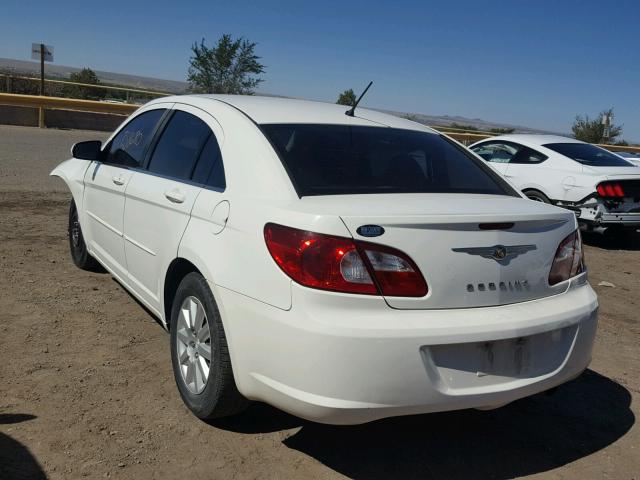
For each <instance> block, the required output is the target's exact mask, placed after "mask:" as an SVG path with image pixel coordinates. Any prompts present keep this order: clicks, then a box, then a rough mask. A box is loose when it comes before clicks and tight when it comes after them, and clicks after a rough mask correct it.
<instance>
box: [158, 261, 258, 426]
mask: <svg viewBox="0 0 640 480" xmlns="http://www.w3.org/2000/svg"><path fill="white" fill-rule="evenodd" d="M194 299H195V300H194ZM194 305H195V308H196V310H197V308H198V305H199V307H202V308H203V309H204V319H203V321H201V322H200V326H198V325H197V323H198V322H195V321H194V320H191V318H200V314H199V313H197V314H196V315H193V314H192V313H191V312H193V311H194V310H193V306H194ZM205 328H206V330H205ZM170 332H171V335H170V339H171V363H172V365H173V375H174V377H175V381H176V385H177V386H178V391H179V392H180V396H181V397H182V400H183V401H184V403H185V405H186V406H187V407H188V408H189V410H191V411H192V412H193V414H194V415H195V416H196V417H198V418H201V419H203V420H205V419H214V418H221V417H228V416H231V415H235V414H237V413H240V412H242V411H243V410H245V409H246V408H247V407H248V406H249V403H250V402H249V401H248V400H247V399H246V398H244V397H243V396H242V395H241V394H240V392H238V389H237V388H236V384H235V380H234V377H233V369H232V367H231V358H230V356H229V348H228V347H227V339H226V336H225V333H224V327H223V325H222V320H221V318H220V312H219V311H218V306H217V304H216V301H215V299H214V298H213V294H212V293H211V289H210V288H209V285H207V281H206V280H205V279H204V278H203V277H202V275H200V274H199V273H196V272H192V273H189V274H188V275H186V276H185V277H184V278H183V279H182V281H181V282H180V285H179V286H178V290H177V291H176V295H175V297H174V300H173V306H172V308H171V323H170ZM199 332H204V333H199ZM207 333H208V343H207V339H206V338H207ZM194 343H195V345H193V344H194ZM207 344H208V347H209V348H208V352H209V357H210V360H209V362H208V373H207V374H206V379H204V382H203V381H202V380H203V377H204V374H205V370H206V368H204V367H206V366H207V360H206V353H207ZM198 352H200V355H198ZM190 369H191V370H190ZM190 371H191V374H190V373H189V372H190ZM198 375H199V380H200V382H198Z"/></svg>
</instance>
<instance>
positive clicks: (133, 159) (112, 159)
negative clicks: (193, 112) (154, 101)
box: [104, 109, 166, 167]
mask: <svg viewBox="0 0 640 480" xmlns="http://www.w3.org/2000/svg"><path fill="white" fill-rule="evenodd" d="M165 111H166V110H165V109H158V110H150V111H148V112H144V113H141V114H140V115H138V116H137V117H135V118H134V119H133V120H131V121H130V122H129V123H128V124H127V125H125V126H124V128H123V129H122V130H120V131H119V132H118V133H117V134H116V136H115V137H113V140H112V141H111V143H110V145H109V148H108V151H107V154H106V157H105V160H104V161H105V163H112V164H115V165H122V166H125V167H139V166H140V165H141V164H142V160H143V158H144V154H145V151H146V149H147V147H148V146H149V143H150V142H151V138H152V137H153V134H154V132H155V130H156V127H157V125H158V122H160V119H161V118H162V116H163V115H164V113H165Z"/></svg>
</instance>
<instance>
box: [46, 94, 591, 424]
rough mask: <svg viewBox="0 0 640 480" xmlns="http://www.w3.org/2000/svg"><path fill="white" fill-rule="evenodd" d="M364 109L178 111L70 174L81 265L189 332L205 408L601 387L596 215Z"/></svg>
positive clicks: (364, 405) (402, 410) (476, 401)
mask: <svg viewBox="0 0 640 480" xmlns="http://www.w3.org/2000/svg"><path fill="white" fill-rule="evenodd" d="M345 108H346V107H343V106H340V105H333V104H324V103H317V102H307V101H299V100H287V99H276V98H261V97H242V96H225V95H203V96H177V97H169V98H163V99H160V100H155V101H152V102H150V103H148V104H147V105H145V106H144V107H142V108H140V109H139V110H138V111H137V112H135V113H134V114H133V115H132V116H131V117H130V118H129V119H128V120H126V121H125V122H124V124H123V125H122V126H121V127H120V128H118V129H117V130H116V132H115V133H114V134H113V135H112V136H111V138H109V140H108V141H107V142H106V143H105V144H104V145H101V144H100V142H83V143H79V144H76V145H75V146H74V147H73V151H72V153H73V158H72V159H70V160H67V161H65V162H63V163H62V164H61V165H60V166H58V167H57V168H56V169H55V170H54V171H53V172H52V175H56V176H59V177H61V178H62V179H63V180H64V181H65V182H66V183H67V185H68V186H69V189H70V190H71V193H72V195H73V200H72V202H71V206H70V212H69V233H70V235H69V243H70V249H71V256H72V259H73V261H74V262H75V263H76V265H78V266H79V267H81V268H88V269H90V268H94V267H96V266H97V265H98V264H101V265H102V266H103V267H104V268H106V269H107V270H108V271H109V272H111V274H112V275H113V276H114V277H115V278H116V279H117V280H118V281H119V282H120V283H121V284H122V285H123V286H124V287H125V288H126V289H127V290H129V291H130V292H131V293H132V294H133V295H134V296H135V297H136V298H137V299H138V300H139V301H140V302H142V303H143V304H144V305H145V306H146V307H148V309H149V310H150V311H151V312H153V314H154V315H156V316H157V317H158V318H159V319H160V321H161V322H162V323H163V324H164V325H165V326H166V328H167V329H168V330H169V331H170V346H171V357H172V362H173V372H174V376H175V380H176V383H177V387H178V390H179V392H180V394H181V396H182V398H183V400H184V402H185V403H186V405H187V406H188V407H189V408H190V409H191V410H192V411H193V412H194V413H195V415H197V416H198V417H201V418H214V417H221V416H225V415H231V414H234V413H237V412H240V411H241V410H242V409H243V408H244V407H245V406H246V405H247V402H248V400H261V401H264V402H267V403H270V404H272V405H274V406H276V407H279V408H281V409H283V410H286V411H288V412H291V413H293V414H295V415H298V416H300V417H304V418H307V419H311V420H315V421H318V422H324V423H336V424H353V423H362V422H367V421H371V420H375V419H378V418H383V417H389V416H395V415H406V414H415V413H425V412H435V411H443V410H453V409H462V408H470V407H477V408H494V407H498V406H501V405H504V404H506V403H508V402H511V401H513V400H516V399H518V398H522V397H525V396H528V395H532V394H535V393H537V392H541V391H543V390H547V389H550V388H552V387H555V386H557V385H559V384H561V383H563V382H566V381H568V380H570V379H572V378H574V377H576V376H577V375H579V374H580V372H582V371H583V370H584V369H585V368H586V367H587V365H588V364H589V361H590V358H591V349H592V345H593V340H594V336H595V333H596V325H597V308H598V302H597V298H596V295H595V293H594V291H593V290H592V289H591V287H590V286H589V284H588V282H587V273H586V268H585V265H584V263H583V257H582V244H581V240H580V234H579V231H578V229H577V222H576V218H575V215H574V214H573V213H571V212H569V211H567V210H564V209H560V208H557V207H554V206H551V205H544V204H542V203H535V202H531V201H529V200H527V199H526V198H524V196H522V195H521V194H520V193H519V192H517V191H516V190H514V189H513V188H512V187H511V186H510V185H509V184H508V183H507V182H506V181H504V180H503V179H502V178H501V177H500V175H498V174H497V173H495V172H494V171H493V170H492V169H491V168H489V167H488V166H486V165H485V164H484V162H482V161H481V160H480V159H478V158H477V157H476V156H474V155H473V154H471V153H470V152H469V151H468V150H466V149H465V148H464V147H462V146H461V145H460V144H457V143H456V142H454V141H452V140H450V139H449V138H447V137H446V136H444V135H441V134H439V133H438V132H436V131H433V130H431V129H429V128H426V127H424V126H422V125H419V124H417V123H413V122H410V121H407V120H404V119H400V118H397V117H394V116H390V115H386V114H383V113H380V112H375V111H370V110H365V109H358V110H357V111H356V112H355V115H353V116H350V115H345Z"/></svg>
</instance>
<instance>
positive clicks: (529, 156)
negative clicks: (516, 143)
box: [509, 146, 549, 165]
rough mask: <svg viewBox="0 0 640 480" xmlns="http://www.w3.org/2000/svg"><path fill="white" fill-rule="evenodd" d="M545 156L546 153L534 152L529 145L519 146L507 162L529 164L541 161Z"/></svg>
mask: <svg viewBox="0 0 640 480" xmlns="http://www.w3.org/2000/svg"><path fill="white" fill-rule="evenodd" d="M547 158H549V157H547V156H546V155H544V154H542V153H540V152H536V151H535V150H533V149H532V148H529V147H524V146H523V147H521V148H520V149H519V150H518V152H517V153H516V154H515V155H514V156H513V157H512V158H511V161H510V162H509V163H520V164H523V165H531V164H536V163H542V162H544V161H545V160H546V159H547Z"/></svg>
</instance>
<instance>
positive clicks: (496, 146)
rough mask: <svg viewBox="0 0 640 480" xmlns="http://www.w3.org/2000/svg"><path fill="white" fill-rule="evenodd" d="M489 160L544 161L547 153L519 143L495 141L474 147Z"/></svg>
mask: <svg viewBox="0 0 640 480" xmlns="http://www.w3.org/2000/svg"><path fill="white" fill-rule="evenodd" d="M472 150H473V151H474V152H475V153H476V154H478V155H480V156H481V157H482V158H484V159H485V160H486V161H488V162H494V163H519V164H525V165H527V164H535V163H541V162H544V161H545V160H546V159H547V158H549V157H547V156H546V155H544V154H542V153H540V152H536V151H535V150H533V149H531V148H529V147H525V146H524V145H519V144H517V143H511V142H509V143H507V142H493V143H483V144H481V145H478V146H476V147H474V148H473V149H472Z"/></svg>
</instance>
